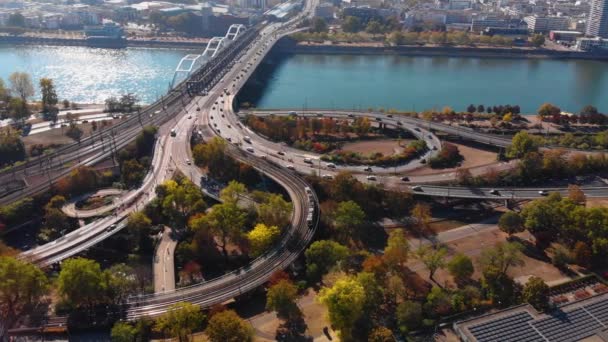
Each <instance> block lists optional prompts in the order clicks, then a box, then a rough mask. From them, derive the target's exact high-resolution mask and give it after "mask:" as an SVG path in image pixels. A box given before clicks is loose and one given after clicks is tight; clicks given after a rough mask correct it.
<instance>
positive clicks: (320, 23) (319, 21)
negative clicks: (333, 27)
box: [310, 17, 327, 32]
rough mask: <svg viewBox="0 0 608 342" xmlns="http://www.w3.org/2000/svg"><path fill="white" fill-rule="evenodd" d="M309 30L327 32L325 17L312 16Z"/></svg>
mask: <svg viewBox="0 0 608 342" xmlns="http://www.w3.org/2000/svg"><path fill="white" fill-rule="evenodd" d="M310 30H311V31H312V32H327V23H326V22H325V19H323V18H321V17H314V18H312V25H311V28H310Z"/></svg>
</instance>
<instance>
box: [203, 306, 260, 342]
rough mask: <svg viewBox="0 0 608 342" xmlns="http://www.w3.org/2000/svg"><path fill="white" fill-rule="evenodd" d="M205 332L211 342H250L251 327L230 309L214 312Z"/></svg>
mask: <svg viewBox="0 0 608 342" xmlns="http://www.w3.org/2000/svg"><path fill="white" fill-rule="evenodd" d="M205 333H206V334H207V336H208V337H209V340H211V342H251V341H253V328H252V327H251V325H249V323H247V322H246V321H244V320H243V319H241V318H240V317H239V316H238V315H237V314H236V312H234V311H232V310H226V311H222V312H220V313H216V314H215V315H213V317H211V319H210V320H209V325H208V326H207V329H205Z"/></svg>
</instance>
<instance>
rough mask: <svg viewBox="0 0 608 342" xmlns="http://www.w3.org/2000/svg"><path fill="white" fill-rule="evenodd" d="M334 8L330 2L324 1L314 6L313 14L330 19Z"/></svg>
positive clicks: (332, 16)
mask: <svg viewBox="0 0 608 342" xmlns="http://www.w3.org/2000/svg"><path fill="white" fill-rule="evenodd" d="M334 12H335V8H334V5H333V4H332V3H329V2H325V3H322V4H320V5H319V6H317V7H316V8H315V16H316V17H321V18H323V19H325V20H331V19H333V18H334Z"/></svg>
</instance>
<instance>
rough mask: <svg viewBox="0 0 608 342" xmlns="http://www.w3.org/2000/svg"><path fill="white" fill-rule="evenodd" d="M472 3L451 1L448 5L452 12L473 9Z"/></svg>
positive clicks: (468, 0) (469, 0)
mask: <svg viewBox="0 0 608 342" xmlns="http://www.w3.org/2000/svg"><path fill="white" fill-rule="evenodd" d="M471 7H472V3H471V0H450V2H449V4H448V8H449V9H451V10H462V9H467V8H471Z"/></svg>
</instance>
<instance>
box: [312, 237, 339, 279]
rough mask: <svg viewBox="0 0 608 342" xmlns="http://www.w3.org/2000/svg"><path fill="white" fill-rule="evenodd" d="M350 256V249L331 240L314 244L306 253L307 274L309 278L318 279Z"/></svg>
mask: <svg viewBox="0 0 608 342" xmlns="http://www.w3.org/2000/svg"><path fill="white" fill-rule="evenodd" d="M348 254H349V251H348V248H347V247H345V246H343V245H341V244H339V243H337V242H334V241H330V240H319V241H315V242H313V243H312V244H311V245H310V247H308V249H307V250H306V252H304V255H305V256H306V273H307V274H308V276H309V277H313V278H318V277H320V276H322V275H324V274H325V273H327V271H328V270H329V269H331V268H332V267H333V266H335V265H336V264H337V263H338V262H340V261H342V260H344V259H345V258H346V257H347V256H348Z"/></svg>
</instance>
